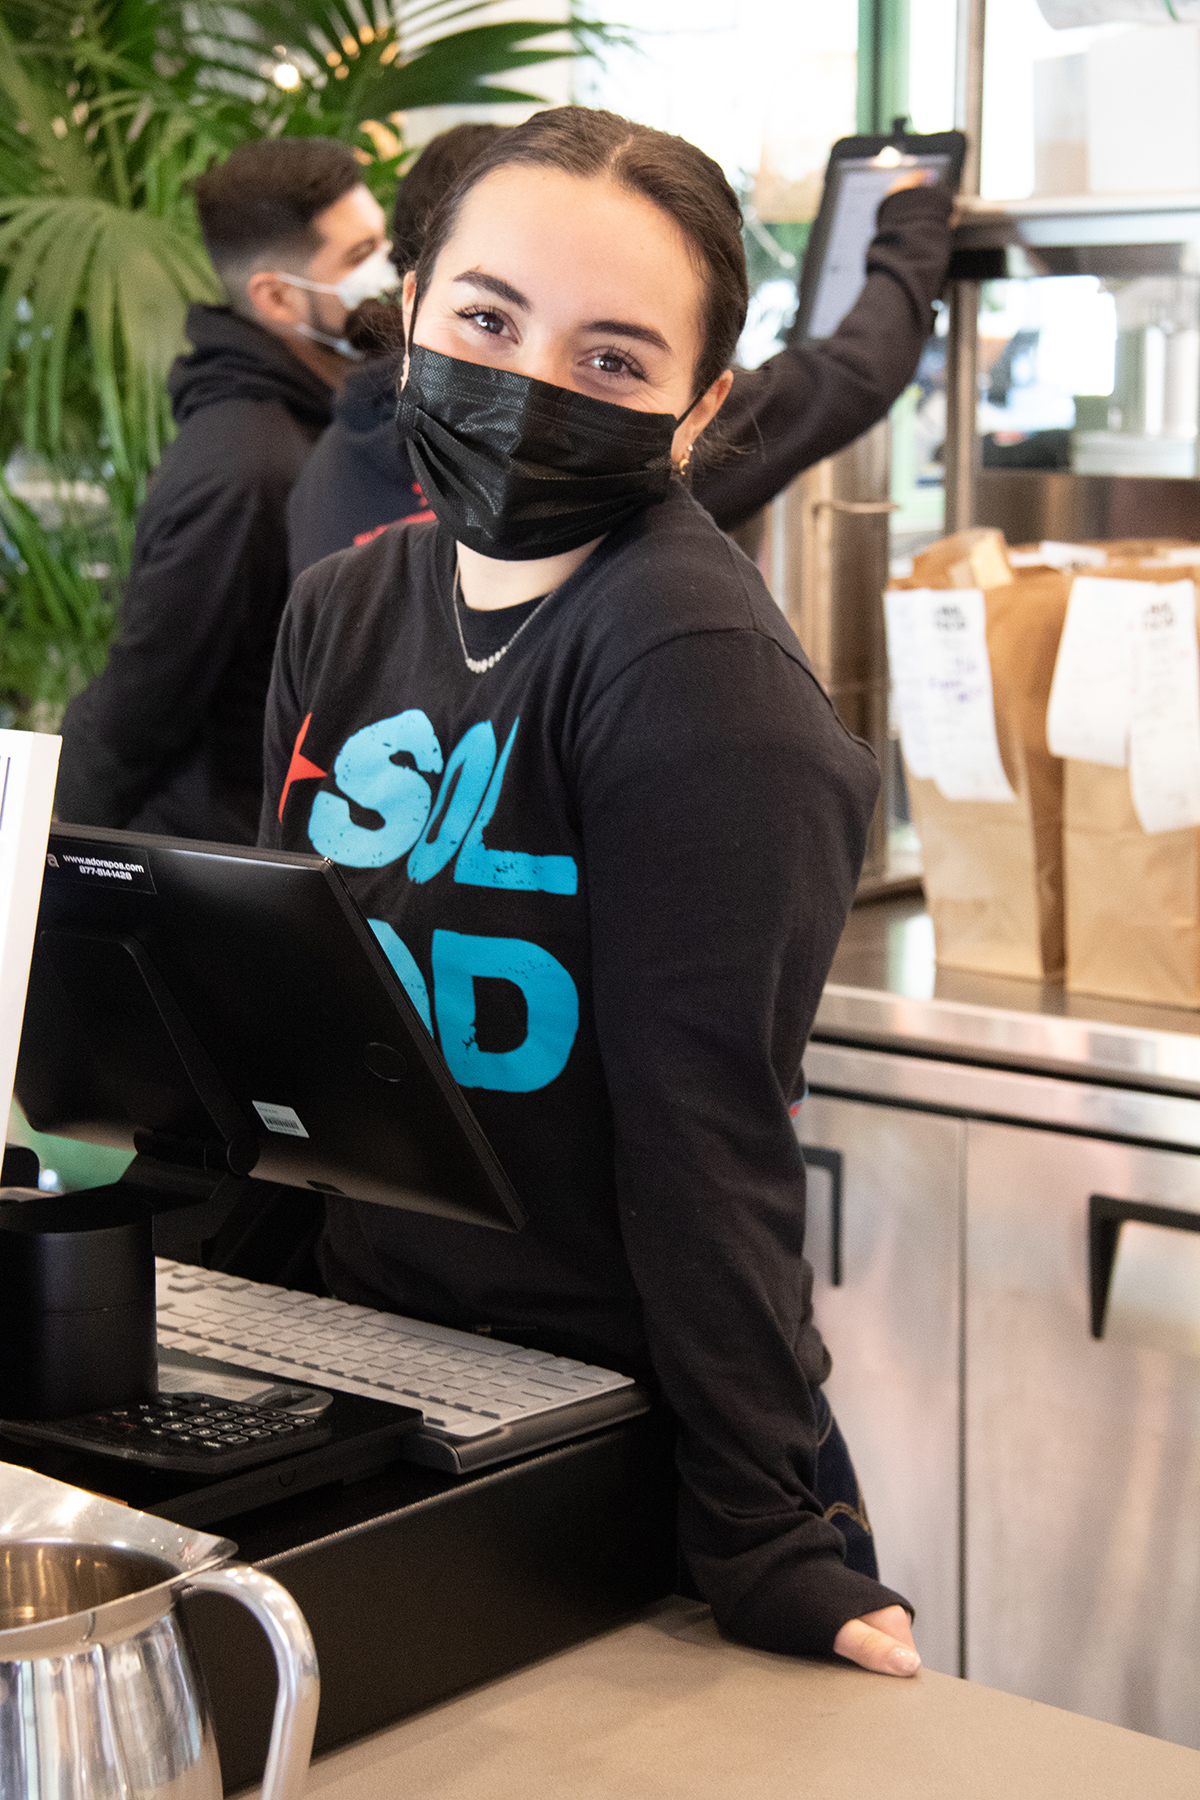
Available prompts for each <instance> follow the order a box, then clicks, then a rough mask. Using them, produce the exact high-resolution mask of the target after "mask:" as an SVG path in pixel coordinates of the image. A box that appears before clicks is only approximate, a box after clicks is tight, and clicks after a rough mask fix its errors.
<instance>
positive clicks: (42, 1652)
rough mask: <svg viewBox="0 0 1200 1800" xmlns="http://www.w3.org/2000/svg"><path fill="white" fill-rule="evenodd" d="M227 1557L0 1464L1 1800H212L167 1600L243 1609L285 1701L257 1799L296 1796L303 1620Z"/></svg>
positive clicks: (289, 1602) (310, 1682)
mask: <svg viewBox="0 0 1200 1800" xmlns="http://www.w3.org/2000/svg"><path fill="white" fill-rule="evenodd" d="M235 1549H236V1546H235V1545H233V1544H231V1543H229V1542H228V1541H227V1540H226V1539H223V1538H215V1537H208V1536H206V1535H205V1533H203V1532H200V1531H188V1530H185V1529H184V1527H183V1526H180V1525H172V1524H171V1523H170V1522H169V1520H166V1519H158V1518H154V1517H152V1516H151V1515H150V1514H147V1513H139V1512H132V1511H130V1510H129V1509H128V1508H127V1507H124V1506H121V1505H119V1504H118V1503H117V1502H116V1501H113V1500H103V1499H101V1498H99V1497H98V1496H97V1495H95V1494H88V1493H84V1492H83V1491H82V1490H81V1489H80V1488H74V1487H68V1486H66V1485H65V1484H64V1483H63V1482H61V1481H51V1480H50V1479H49V1477H48V1476H45V1475H37V1474H34V1473H33V1471H31V1470H29V1469H20V1468H15V1467H13V1466H12V1465H11V1464H6V1463H0V1797H2V1800H221V1770H220V1764H219V1762H218V1760H217V1746H216V1741H215V1739H214V1737H213V1731H212V1725H211V1722H210V1720H209V1717H208V1711H207V1708H206V1705H205V1698H204V1692H203V1687H202V1685H201V1683H200V1682H199V1681H198V1679H197V1676H196V1672H195V1669H194V1667H193V1664H192V1658H191V1655H190V1652H189V1649H188V1644H187V1639H186V1637H185V1635H184V1633H183V1631H182V1629H181V1626H180V1622H179V1621H178V1620H177V1618H176V1617H175V1613H174V1604H175V1599H176V1596H177V1595H179V1594H184V1593H195V1592H196V1591H198V1590H203V1591H205V1592H208V1593H223V1594H229V1595H231V1596H232V1597H233V1598H234V1599H235V1600H240V1601H241V1602H242V1604H243V1605H244V1606H248V1607H249V1608H250V1611H251V1612H252V1613H253V1614H254V1616H255V1618H256V1619H257V1620H258V1622H259V1624H260V1625H261V1626H262V1628H263V1630H264V1631H265V1632H266V1634H267V1637H268V1639H269V1641H270V1644H271V1648H272V1650H273V1651H274V1653H275V1663H276V1667H277V1669H278V1672H279V1697H278V1700H277V1701H276V1705H275V1722H274V1727H273V1729H272V1732H271V1746H270V1751H269V1753H268V1757H267V1767H266V1773H265V1776H264V1778H263V1800H299V1797H300V1795H301V1794H302V1792H303V1789H304V1779H305V1773H306V1771H307V1768H308V1760H309V1755H310V1752H311V1750H312V1739H313V1731H314V1728H315V1726H316V1722H317V1701H318V1698H319V1694H320V1683H319V1680H318V1676H317V1658H316V1651H315V1650H314V1648H313V1641H312V1636H311V1634H310V1632H309V1629H308V1626H307V1625H306V1624H305V1622H304V1617H303V1614H302V1613H301V1612H300V1609H299V1607H298V1606H297V1605H296V1603H295V1601H294V1600H293V1599H292V1597H291V1595H290V1594H289V1593H288V1591H287V1589H286V1588H283V1587H281V1586H280V1585H279V1583H278V1582H277V1581H272V1580H271V1578H270V1576H268V1575H263V1574H261V1573H260V1572H259V1571H258V1570H257V1569H252V1568H248V1567H246V1566H244V1565H240V1566H239V1565H234V1566H232V1567H230V1566H227V1565H228V1564H229V1559H230V1558H231V1557H232V1556H233V1555H234V1553H235Z"/></svg>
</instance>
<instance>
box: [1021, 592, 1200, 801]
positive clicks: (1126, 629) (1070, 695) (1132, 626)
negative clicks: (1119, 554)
mask: <svg viewBox="0 0 1200 1800" xmlns="http://www.w3.org/2000/svg"><path fill="white" fill-rule="evenodd" d="M1046 739H1047V742H1048V744H1049V746H1050V750H1051V753H1052V754H1053V755H1055V756H1069V757H1072V758H1074V759H1075V760H1076V761H1078V762H1094V763H1104V764H1107V765H1108V767H1110V768H1115V769H1122V768H1126V767H1128V769H1129V784H1130V789H1131V792H1132V797H1133V806H1134V811H1135V812H1136V814H1137V817H1138V822H1139V824H1140V825H1141V827H1142V830H1143V831H1146V832H1150V833H1154V832H1160V831H1182V830H1185V829H1187V828H1188V827H1189V826H1193V825H1200V654H1198V652H1197V644H1196V590H1195V587H1194V585H1193V583H1192V582H1190V581H1172V582H1153V581H1104V580H1100V579H1097V578H1096V577H1092V576H1080V577H1078V578H1077V579H1076V581H1075V582H1074V583H1073V585H1072V588H1071V597H1070V601H1069V603H1068V606H1067V618H1066V623H1065V625H1064V627H1063V635H1062V642H1061V643H1060V645H1059V651H1058V661H1057V662H1056V664H1055V668H1054V681H1053V684H1052V686H1051V689H1050V706H1049V711H1048V713H1047V717H1046Z"/></svg>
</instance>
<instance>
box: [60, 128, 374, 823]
mask: <svg viewBox="0 0 1200 1800" xmlns="http://www.w3.org/2000/svg"><path fill="white" fill-rule="evenodd" d="M196 206H197V211H198V212H199V215H200V228H201V232H202V234H203V237H204V242H205V245H206V247H207V249H208V253H209V256H210V257H211V259H212V263H213V267H214V268H215V269H216V271H217V274H218V276H219V277H220V279H221V281H222V283H223V285H224V288H225V292H226V296H227V301H228V304H227V305H225V306H192V307H191V308H189V311H188V317H187V335H188V338H189V340H190V342H191V344H192V345H193V349H192V352H191V354H190V355H187V356H182V357H180V358H179V359H178V360H177V361H176V363H175V365H174V367H173V369H172V370H171V374H170V378H169V381H168V388H169V391H170V395H171V404H172V409H173V412H174V415H175V420H176V423H177V425H178V427H179V432H178V436H177V437H176V439H175V441H174V443H173V444H172V445H171V446H170V448H169V449H168V450H167V452H166V454H165V456H164V457H163V460H162V463H161V465H160V467H159V469H158V471H157V473H156V474H155V476H154V477H153V479H152V482H151V484H150V488H149V492H148V494H147V497H146V501H145V504H144V505H143V507H142V510H141V513H140V515H139V518H138V525H137V535H136V538H135V542H134V551H133V563H132V568H131V570H130V576H129V581H128V583H127V585H126V588H125V593H124V597H123V600H122V605H121V611H120V616H119V620H118V625H117V633H116V637H115V640H114V643H113V647H112V651H111V654H110V656H109V661H108V665H107V667H106V669H105V670H104V673H103V674H102V675H100V676H98V677H97V678H96V680H95V681H93V682H92V683H91V684H90V685H89V686H88V687H87V688H86V689H85V690H84V692H83V693H82V694H80V695H79V696H78V697H77V698H76V699H75V700H74V701H72V703H71V705H70V706H69V707H68V709H67V713H66V717H65V720H64V722H63V750H62V758H61V762H60V764H59V776H58V790H57V797H56V810H57V814H58V816H59V818H61V819H64V820H69V821H71V822H73V823H76V824H84V825H111V826H118V827H130V828H132V829H136V830H144V831H154V832H164V833H168V834H171V835H174V836H177V837H197V838H207V839H210V840H212V841H215V842H218V843H247V844H252V843H253V842H254V841H255V837H256V835H257V829H258V811H259V803H260V799H261V788H262V728H263V710H264V705H265V701H266V692H267V683H268V681H269V679H270V673H271V659H272V656H273V653H274V647H275V635H276V631H277V628H278V624H279V617H280V614H281V612H282V610H283V606H284V602H285V601H286V599H287V592H288V571H287V532H286V521H285V509H286V506H287V499H288V495H289V493H290V492H291V489H292V486H293V484H294V483H295V480H296V477H297V476H298V475H299V473H300V470H301V468H302V467H303V465H304V462H305V460H306V459H307V457H308V455H309V453H310V452H311V450H312V448H313V446H314V444H315V443H316V441H317V439H318V438H319V437H320V435H321V432H322V431H323V430H324V428H325V427H326V425H327V424H328V423H329V418H330V411H331V407H332V402H333V396H334V392H335V390H336V388H337V387H338V386H339V385H340V383H341V381H342V380H343V378H344V375H345V372H346V370H347V369H348V368H349V367H350V363H349V362H348V361H347V357H348V356H350V357H353V356H354V354H355V353H354V352H353V350H352V349H351V347H350V345H349V343H348V342H347V341H346V328H347V320H348V317H349V315H350V313H351V311H352V310H353V309H354V308H355V307H356V306H357V305H358V304H359V303H360V302H361V301H362V300H363V299H364V298H366V297H368V296H370V295H378V294H379V293H381V292H384V291H386V289H387V288H388V287H389V286H391V285H393V284H394V282H395V273H394V271H393V270H392V268H391V265H390V264H389V263H388V261H387V256H386V251H387V244H386V240H385V236H384V216H383V212H382V210H381V209H380V207H379V205H378V203H377V202H376V201H375V200H374V198H373V197H372V195H371V193H370V192H369V190H368V189H367V188H366V187H365V186H364V185H363V182H362V171H361V169H360V168H359V165H358V163H357V162H356V161H355V159H354V155H353V153H352V152H351V151H350V150H349V149H348V148H347V147H346V146H345V145H343V144H338V143H334V142H332V141H331V140H329V139H327V138H279V139H274V140H270V141H263V142H260V143H254V144H246V145H243V146H242V147H241V148H239V149H238V150H235V151H234V152H233V154H232V156H230V157H229V159H228V160H227V161H226V162H224V163H222V164H221V165H219V166H218V167H216V168H214V169H211V170H209V172H208V173H207V174H206V175H204V176H202V177H201V178H200V180H199V181H198V182H197V184H196Z"/></svg>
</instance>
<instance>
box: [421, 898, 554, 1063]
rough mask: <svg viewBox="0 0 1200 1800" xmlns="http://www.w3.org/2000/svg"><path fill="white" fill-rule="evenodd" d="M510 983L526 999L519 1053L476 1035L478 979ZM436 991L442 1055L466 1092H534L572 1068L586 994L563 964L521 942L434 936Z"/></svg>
mask: <svg viewBox="0 0 1200 1800" xmlns="http://www.w3.org/2000/svg"><path fill="white" fill-rule="evenodd" d="M476 976H488V977H490V978H491V979H492V980H494V981H511V982H514V983H515V984H516V986H517V987H519V988H520V990H521V992H522V994H523V995H524V997H525V1010H526V1015H527V1024H526V1031H525V1037H524V1040H523V1042H522V1043H520V1044H518V1046H517V1047H516V1049H515V1050H481V1049H480V1048H479V1045H478V1043H477V1042H476V1035H475V978H476ZM433 993H434V1005H435V1007H436V1009H437V1022H438V1036H439V1037H440V1038H441V1040H442V1055H443V1056H444V1057H445V1058H446V1061H447V1063H448V1064H449V1067H450V1073H451V1074H452V1075H453V1077H454V1079H455V1081H457V1082H459V1083H460V1084H461V1085H462V1086H463V1087H481V1088H492V1089H493V1090H498V1091H500V1092H501V1093H505V1094H529V1093H532V1092H533V1091H534V1089H535V1088H544V1087H548V1086H549V1084H550V1083H551V1082H552V1081H553V1080H554V1079H555V1077H556V1076H558V1075H561V1074H562V1072H563V1070H564V1069H565V1068H566V1066H567V1058H568V1057H569V1056H570V1054H571V1046H572V1044H573V1043H574V1042H575V1034H576V1032H577V1031H578V1030H579V995H578V994H577V993H576V991H575V983H574V982H573V981H572V980H571V977H570V976H569V975H568V973H567V971H566V970H565V969H564V968H563V966H562V964H561V963H560V962H558V961H556V959H555V958H554V957H553V956H551V955H550V953H549V951H548V950H542V949H540V948H539V947H538V945H537V944H526V943H524V942H523V941H522V940H521V939H520V938H493V937H466V936H464V935H463V934H462V933H460V932H457V931H435V932H434V934H433Z"/></svg>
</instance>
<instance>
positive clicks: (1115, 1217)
mask: <svg viewBox="0 0 1200 1800" xmlns="http://www.w3.org/2000/svg"><path fill="white" fill-rule="evenodd" d="M1126 1220H1129V1221H1130V1222H1132V1223H1134V1224H1137V1225H1165V1226H1166V1227H1167V1229H1168V1230H1169V1231H1200V1213H1195V1212H1183V1211H1182V1210H1181V1209H1180V1208H1179V1207H1175V1206H1149V1205H1147V1204H1146V1203H1145V1202H1144V1201H1141V1200H1114V1199H1112V1198H1111V1196H1110V1195H1108V1194H1092V1195H1091V1196H1090V1197H1089V1199H1088V1285H1089V1287H1090V1290H1091V1300H1092V1336H1093V1337H1094V1338H1102V1337H1103V1336H1104V1317H1105V1314H1106V1313H1107V1311H1108V1293H1109V1289H1110V1287H1111V1286H1112V1275H1113V1269H1114V1268H1115V1266H1116V1261H1117V1245H1118V1244H1119V1242H1120V1238H1121V1227H1122V1225H1124V1224H1125V1222H1126Z"/></svg>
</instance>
